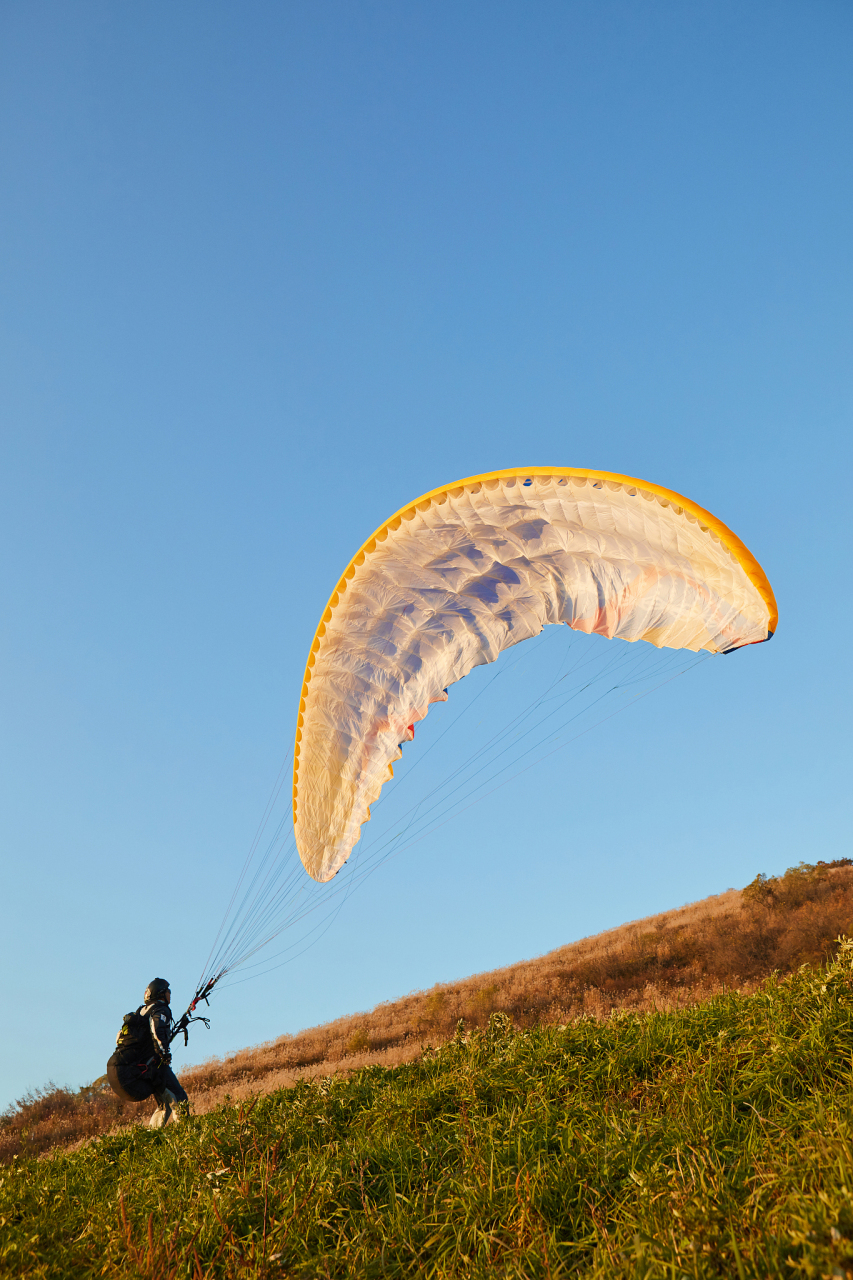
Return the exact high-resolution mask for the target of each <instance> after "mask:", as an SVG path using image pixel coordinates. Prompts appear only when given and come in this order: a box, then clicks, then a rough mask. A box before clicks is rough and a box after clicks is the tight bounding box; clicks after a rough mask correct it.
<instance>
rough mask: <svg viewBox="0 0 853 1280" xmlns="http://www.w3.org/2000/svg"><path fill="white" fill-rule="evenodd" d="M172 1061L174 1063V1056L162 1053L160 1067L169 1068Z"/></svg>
mask: <svg viewBox="0 0 853 1280" xmlns="http://www.w3.org/2000/svg"><path fill="white" fill-rule="evenodd" d="M171 1061H172V1055H171V1053H161V1054H160V1066H161V1067H168V1066H169V1065H170V1064H171Z"/></svg>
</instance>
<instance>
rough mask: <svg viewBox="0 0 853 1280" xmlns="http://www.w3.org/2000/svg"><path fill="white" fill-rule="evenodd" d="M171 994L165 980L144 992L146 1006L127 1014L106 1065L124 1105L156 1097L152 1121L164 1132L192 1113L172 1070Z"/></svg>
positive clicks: (112, 1083)
mask: <svg viewBox="0 0 853 1280" xmlns="http://www.w3.org/2000/svg"><path fill="white" fill-rule="evenodd" d="M171 1000H172V992H171V991H170V989H169V984H168V982H167V981H166V979H165V978H155V979H154V981H153V982H149V984H148V986H147V987H146V988H145V1003H144V1004H141V1005H140V1006H139V1008H138V1009H137V1010H136V1011H135V1012H134V1013H126V1014H125V1015H124V1021H123V1022H122V1026H121V1030H120V1031H119V1033H118V1036H117V1037H116V1050H115V1053H114V1054H113V1055H112V1057H111V1058H110V1060H109V1062H108V1063H107V1079H108V1080H109V1082H110V1086H111V1088H112V1090H113V1093H117V1094H118V1096H119V1097H120V1098H121V1099H123V1101H125V1102H144V1101H145V1099H146V1098H150V1097H152V1095H153V1097H154V1098H155V1099H156V1101H157V1110H156V1111H155V1112H154V1114H153V1116H152V1117H151V1119H150V1120H149V1122H148V1123H149V1125H150V1126H151V1128H152V1129H161V1128H162V1127H163V1125H164V1124H168V1123H169V1121H170V1120H172V1121H175V1120H178V1119H179V1118H180V1116H181V1115H187V1114H188V1111H189V1099H188V1098H187V1095H186V1093H185V1092H184V1090H183V1088H182V1087H181V1084H180V1081H179V1080H178V1077H177V1076H176V1075H175V1073H174V1071H173V1070H172V1067H171V1062H172V1055H171V1053H170V1050H169V1046H170V1044H171V1041H172V1022H173V1019H172V1011H171V1009H170V1008H169V1005H170V1004H171Z"/></svg>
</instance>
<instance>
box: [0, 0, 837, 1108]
mask: <svg viewBox="0 0 853 1280" xmlns="http://www.w3.org/2000/svg"><path fill="white" fill-rule="evenodd" d="M851 56H853V10H851V7H850V6H849V4H846V3H841V2H840V0H839V2H838V3H830V2H826V3H813V2H812V3H784V2H783V3H778V2H776V0H774V3H753V4H750V5H743V4H736V3H726V2H719V0H715V3H694V4H689V5H685V4H681V3H675V2H674V0H673V2H671V3H653V2H643V0H640V2H639V3H638V2H636V0H631V2H630V3H628V2H627V0H625V2H623V3H614V2H610V0H594V2H590V3H572V2H571V0H560V3H548V2H547V0H542V3H538V4H535V5H531V4H523V3H513V4H505V3H494V2H492V0H490V3H488V4H487V3H464V2H463V3H459V2H457V0H454V3H452V4H451V3H442V2H438V3H436V2H435V0H432V2H431V3H429V4H425V3H418V2H416V0H411V2H409V3H406V4H403V5H401V4H398V3H346V4H344V3H337V2H330V3H325V4H322V5H318V4H309V3H288V4H283V3H277V2H276V3H263V2H260V0H258V2H257V3H253V4H249V5H234V4H224V3H216V2H213V0H204V3H193V2H191V0H186V2H185V3H182V4H180V5H174V4H167V3H158V2H155V0H151V2H150V3H147V4H145V5H143V6H138V5H129V4H115V3H114V2H113V0H109V2H105V3H88V2H85V0H84V2H83V3H79V4H74V5H68V4H64V3H43V2H42V0H28V3H20V2H17V3H12V2H7V3H3V4H2V5H0V173H2V183H1V184H0V415H2V416H0V529H2V546H0V664H1V665H0V671H1V672H2V676H0V840H2V846H0V847H2V903H3V918H2V936H0V949H2V961H3V996H2V1006H3V1010H4V1022H3V1025H4V1051H3V1054H2V1057H0V1104H1V1103H2V1102H4V1101H7V1100H11V1099H12V1098H15V1097H17V1096H19V1095H20V1094H22V1093H23V1092H24V1090H26V1089H27V1088H29V1087H32V1086H38V1085H41V1084H43V1083H45V1082H46V1081H47V1080H48V1079H53V1080H55V1081H57V1082H59V1083H69V1084H73V1085H76V1084H80V1083H83V1082H84V1081H87V1080H91V1079H92V1078H94V1077H95V1076H97V1075H99V1074H101V1072H102V1071H103V1070H104V1063H105V1060H106V1057H107V1056H108V1054H109V1052H110V1051H111V1047H112V1042H113V1039H114V1036H115V1032H116V1029H117V1025H118V1022H119V1021H120V1018H121V1015H122V1014H123V1013H124V1012H125V1010H126V1009H128V1008H130V1007H132V1006H133V1005H135V1004H136V1003H137V1002H138V1001H139V1000H140V999H141V992H142V988H143V987H144V985H145V983H146V982H147V981H148V980H149V979H150V978H151V977H153V976H154V975H155V974H158V975H159V974H164V975H165V976H167V977H168V978H170V979H171V981H172V983H173V986H174V988H175V991H176V1001H181V1000H182V998H183V996H184V994H186V996H187V997H189V995H190V994H191V987H192V983H193V981H194V979H195V977H196V975H197V973H198V971H199V970H200V968H201V965H202V963H203V961H204V958H205V956H206V955H207V951H208V947H209V945H210V942H211V941H212V937H213V934H214V933H215V930H216V927H217V925H218V922H219V917H220V915H221V912H222V910H223V909H224V906H225V904H226V902H227V899H228V896H229V894H230V891H231V887H232V884H233V880H234V877H235V875H236V873H237V870H238V868H239V866H240V864H241V862H242V859H243V856H244V854H245V851H246V849H247V847H248V844H249V842H250V840H251V837H252V834H253V832H254V829H255V826H256V824H257V820H258V818H259V816H260V813H261V811H262V809H263V806H264V803H265V800H266V796H267V793H268V791H269V788H270V786H271V784H272V781H273V779H274V777H275V774H276V772H277V770H278V767H279V764H280V763H281V760H282V758H283V757H284V754H285V752H286V750H287V749H288V747H289V746H290V743H291V741H292V735H293V729H294V719H295V713H296V704H297V701H298V696H299V687H300V683H301V677H302V671H303V666H304V661H305V657H306V653H307V649H308V646H309V644H310V642H311V638H312V636H313V632H314V628H315V626H316V623H317V619H318V617H319V614H320V612H321V611H322V609H323V607H324V605H325V602H326V598H327V596H328V594H329V591H330V590H331V588H332V586H333V585H334V583H335V581H336V579H337V577H338V575H339V574H340V572H341V570H342V568H343V566H344V565H345V564H346V562H347V561H348V559H349V557H350V556H351V555H352V554H353V552H354V550H355V549H356V548H357V546H358V545H359V544H360V543H361V542H362V540H363V539H364V538H365V537H366V536H367V535H368V534H369V533H370V531H371V530H372V529H373V528H374V527H375V526H376V525H377V524H378V523H379V522H380V521H381V520H383V519H384V518H385V517H386V516H388V515H389V514H390V513H391V512H392V511H394V510H396V509H397V508H398V507H399V506H401V505H402V504H403V503H404V502H407V501H408V500H410V499H411V498H412V497H414V496H416V495H417V494H419V493H422V492H424V491H426V490H428V489H430V488H432V487H434V486H436V485H439V484H441V483H444V482H448V481H451V480H454V479H456V478H458V477H461V476H465V475H469V474H472V473H476V472H479V471H483V470H489V469H493V468H500V467H507V466H514V465H529V464H542V465H544V464H558V465H565V466H590V467H595V468H603V469H610V470H615V471H620V472H627V473H629V474H633V475H637V476H639V477H642V478H646V479H649V480H651V481H654V482H657V483H659V484H663V485H667V486H669V487H671V488H674V489H677V490H679V491H681V492H683V493H685V494H687V495H689V496H690V497H691V498H693V499H694V500H695V501H697V502H699V503H701V504H703V505H704V506H706V507H708V508H709V509H710V510H712V511H713V512H714V513H715V514H716V515H718V516H719V517H720V518H721V519H723V520H724V521H726V522H727V523H728V524H729V525H730V526H731V527H732V528H733V529H734V530H735V531H736V532H737V533H738V534H739V535H740V536H741V537H742V538H743V540H744V541H745V542H746V543H747V545H748V546H749V547H750V548H751V550H752V551H753V552H754V553H755V555H756V556H757V557H758V558H759V560H760V561H761V562H762V564H763V565H764V567H765V569H766V571H767V573H768V575H769V577H770V580H771V581H772V583H773V585H774V587H775V590H776V593H777V596H778V599H779V605H780V615H781V621H780V625H779V631H778V633H777V636H776V638H775V639H774V640H773V642H772V644H770V645H763V646H759V647H758V648H756V649H752V650H750V651H748V652H745V653H742V654H738V655H736V656H735V657H733V658H731V659H722V660H719V661H717V660H715V661H712V662H709V663H707V664H706V665H705V666H704V667H703V668H702V669H701V670H699V671H698V672H696V673H693V674H692V675H691V676H689V677H685V678H684V679H683V680H682V681H679V682H677V684H676V685H675V686H671V687H669V688H668V689H666V690H663V691H661V693H660V694H659V695H655V696H654V697H653V698H650V699H647V700H646V702H645V703H644V704H643V709H642V711H638V710H633V711H631V712H627V713H626V714H625V715H624V716H623V717H621V718H620V719H619V720H618V721H617V722H616V724H617V725H618V727H617V728H613V727H612V726H610V727H607V728H603V729H602V730H601V731H598V732H597V733H595V734H591V735H589V737H588V738H587V739H586V740H585V742H584V743H583V744H582V745H580V746H578V747H577V748H575V749H573V750H570V751H568V752H565V753H563V754H562V755H560V756H557V757H554V758H552V759H551V760H550V761H549V762H547V763H546V764H543V766H542V768H541V769H540V770H537V771H534V772H532V773H530V774H527V775H525V777H524V778H521V779H518V780H517V781H516V782H515V783H513V784H512V786H511V787H509V788H507V789H505V790H504V791H503V792H502V793H501V794H500V795H499V796H498V797H496V798H492V800H491V801H490V802H489V803H488V804H486V805H483V806H480V808H479V809H478V810H473V811H471V813H470V814H468V815H466V818H465V820H464V821H462V822H460V824H458V826H456V827H449V828H445V829H444V831H443V832H442V833H441V835H440V837H436V838H435V839H434V840H433V841H431V842H425V843H423V844H421V845H420V846H418V848H417V849H413V850H411V851H410V852H408V853H406V854H403V855H401V857H399V858H398V859H396V860H395V861H394V862H393V863H391V864H389V865H388V866H386V867H385V868H383V869H382V870H381V871H380V872H378V873H377V874H376V875H375V876H374V877H373V878H372V879H371V880H370V881H369V882H368V884H367V885H365V886H364V888H363V889H362V890H360V892H359V894H357V895H355V896H354V897H353V898H352V900H351V901H350V902H348V903H347V905H346V907H345V909H344V910H343V911H342V913H341V915H340V916H339V918H338V920H337V922H336V924H335V926H334V928H333V929H331V930H330V931H329V933H328V934H327V935H326V937H325V938H324V939H323V940H322V942H320V943H319V944H318V945H317V946H316V947H314V948H313V950H311V951H309V952H307V953H306V954H305V955H304V956H303V957H301V958H300V959H299V960H297V961H295V962H294V963H293V964H291V965H289V966H287V967H286V968H283V969H279V970H277V971H276V972H274V973H272V974H271V975H269V976H268V977H266V978H260V979H258V980H257V981H256V982H252V983H247V984H246V985H244V986H241V987H239V988H235V989H234V990H233V991H232V992H231V993H229V992H223V994H222V996H221V997H220V999H219V1000H218V1002H217V1004H216V1006H215V1021H214V1028H213V1030H212V1031H211V1032H210V1033H209V1035H208V1036H207V1037H206V1038H204V1033H203V1032H202V1033H201V1034H199V1035H198V1036H197V1037H196V1038H195V1040H194V1041H193V1042H192V1043H191V1047H190V1051H189V1054H188V1055H185V1056H183V1057H181V1055H178V1056H179V1057H180V1058H181V1061H187V1060H199V1059H200V1058H202V1057H204V1056H206V1054H207V1053H209V1052H224V1051H226V1050H227V1049H229V1048H237V1047H240V1046H242V1045H245V1044H248V1043H253V1042H257V1041H260V1040H263V1039H267V1038H271V1037H273V1036H275V1035H277V1034H280V1033H282V1032H285V1031H292V1030H296V1029H298V1028H300V1027H303V1026H306V1025H310V1024H313V1023H316V1022H320V1021H324V1020H326V1019H328V1018H330V1017H333V1016H335V1015H337V1014H340V1013H344V1012H349V1011H352V1010H356V1009H363V1008H367V1007H370V1006H372V1005H373V1004H374V1003H376V1002H377V1001H379V1000H382V999H385V998H392V997H394V996H397V995H400V994H402V993H405V992H407V991H409V990H411V989H413V988H421V987H424V986H429V985H431V984H432V983H434V982H436V981H440V980H445V979H451V978H454V977H461V976H464V975H467V974H469V973H472V972H476V971H480V970H484V969H487V968H490V967H494V966H496V965H500V964H504V963H508V962H511V961H513V960H516V959H519V958H521V957H525V956H531V955H536V954H539V953H541V952H543V951H546V950H548V949H549V948H551V947H554V946H557V945H559V944H561V943H563V942H568V941H570V940H572V939H574V938H577V937H579V936H583V935H585V934H589V933H593V932H597V931H598V930H600V929H602V928H604V927H607V926H610V925H615V924H618V923H621V922H622V921H624V920H626V919H631V918H636V917H638V916H642V915H645V914H648V913H650V912H653V911H658V910H661V909H664V908H667V907H670V906H676V905H679V904H681V903H683V902H685V901H690V900H693V899H696V898H699V897H702V896H704V895H706V894H709V893H714V892H717V891H719V890H722V889H725V888H727V887H728V886H729V885H742V884H744V883H746V882H747V881H748V880H750V879H752V878H753V877H754V875H755V874H756V873H757V872H758V871H765V872H768V873H770V872H778V871H780V870H783V869H784V868H785V867H786V866H789V865H791V864H792V863H796V862H798V861H799V860H800V859H806V860H809V861H814V860H816V859H817V858H831V857H838V856H842V855H846V854H848V853H850V852H851V849H850V839H849V812H848V811H849V792H850V784H849V769H850V745H849V739H850V734H849V723H848V721H849V695H850V687H849V664H848V661H847V648H848V644H849V635H850V604H849V580H850V505H851V503H850V496H849V492H848V488H849V483H850V481H849V475H850V452H851V449H850V439H851V407H852V406H851V401H852V399H853V398H852V397H851V391H853V380H852V379H851V369H852V368H853V364H851V337H852V336H853V325H851V319H853V311H852V310H851V298H853V279H851V251H852V250H853V236H851V225H853V221H851V215H853V208H851V196H853V182H852V181H851V155H853V138H851V125H853V82H851V77H850V65H851ZM559 634H560V635H562V633H559ZM416 749H417V744H415V745H414V746H413V747H412V748H409V749H408V750H412V751H413V750H416Z"/></svg>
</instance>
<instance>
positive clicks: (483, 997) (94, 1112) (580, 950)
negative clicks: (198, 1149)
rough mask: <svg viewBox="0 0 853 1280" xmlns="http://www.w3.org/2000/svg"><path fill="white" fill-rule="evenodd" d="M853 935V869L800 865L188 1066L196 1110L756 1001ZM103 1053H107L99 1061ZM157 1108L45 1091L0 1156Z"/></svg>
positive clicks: (12, 1117)
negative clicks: (470, 1035)
mask: <svg viewBox="0 0 853 1280" xmlns="http://www.w3.org/2000/svg"><path fill="white" fill-rule="evenodd" d="M842 933H849V934H853V864H851V862H850V860H849V859H842V860H841V861H839V862H834V863H829V864H827V863H821V862H819V863H817V864H815V865H809V864H806V863H801V864H800V866H799V867H794V868H791V869H790V870H789V871H787V872H786V873H785V875H784V876H779V877H776V878H771V879H767V878H766V877H764V876H758V877H756V879H755V880H754V881H753V882H752V884H751V885H748V886H747V888H746V889H744V890H742V891H738V890H734V889H732V890H730V891H729V892H727V893H724V894H720V895H719V896H717V897H713V898H708V899H705V900H704V901H703V902H698V903H694V904H693V905H691V906H688V907H682V908H680V909H679V910H675V911H668V912H665V913H663V914H661V915H658V916H653V917H650V918H649V919H646V920H641V921H638V922H635V923H633V924H628V925H623V926H622V927H621V928H619V929H614V930H611V931H609V932H607V933H603V934H599V935H597V936H596V937H592V938H586V939H584V940H583V941H581V942H577V943H573V944H571V945H569V946H566V947H561V948H559V949H558V950H556V951H552V952H550V953H549V954H548V955H545V956H542V957H540V958H539V959H536V960H530V961H525V962H523V963H520V964H516V965H512V966H510V967H508V968H506V969H499V970H495V971H494V972H492V973H487V974H479V975H477V976H474V977H471V978H468V979H466V980H465V981H463V982H458V983H449V984H445V985H443V986H437V987H435V988H433V989H432V990H431V991H428V992H416V993H414V994H412V995H410V996H407V997H405V998H403V999H402V1000H397V1001H393V1002H390V1003H388V1004H383V1005H380V1006H379V1007H378V1008H376V1009H374V1010H373V1011H372V1012H371V1013H364V1014H354V1015H352V1016H350V1017H348V1018H341V1019H339V1020H337V1021H336V1022H333V1023H329V1024H327V1025H326V1026H322V1027H315V1028H312V1029H311V1030H308V1031H305V1032H302V1033H301V1034H299V1035H297V1036H283V1037H282V1038H280V1039H278V1040H275V1041H273V1042H272V1043H270V1044H266V1045H261V1046H258V1047H255V1048H252V1049H245V1050H243V1051H242V1052H240V1053H235V1054H232V1055H230V1056H229V1057H228V1058H226V1059H222V1060H212V1061H210V1062H207V1063H204V1064H203V1065H201V1066H199V1067H195V1068H189V1069H184V1070H182V1071H181V1080H182V1082H183V1084H184V1086H185V1087H186V1089H187V1090H188V1092H189V1093H190V1094H191V1097H192V1099H193V1104H194V1108H195V1110H196V1111H197V1112H204V1111H207V1110H209V1109H210V1108H211V1107H214V1106H217V1105H218V1104H219V1103H220V1102H222V1101H224V1100H225V1099H226V1098H228V1099H231V1100H233V1099H238V1100H239V1099H244V1100H248V1099H249V1098H251V1097H253V1096H254V1095H256V1094H257V1093H259V1092H270V1091H271V1090H273V1089H277V1088H281V1087H284V1086H287V1085H292V1084H295V1083H296V1082H297V1081H298V1080H299V1079H302V1078H304V1077H306V1076H318V1075H331V1074H337V1073H340V1072H341V1071H347V1070H352V1069H358V1068H360V1067H363V1066H367V1065H381V1066H394V1065H399V1064H400V1063H402V1062H405V1061H410V1060H412V1059H414V1058H416V1057H417V1056H418V1055H419V1054H420V1052H421V1050H422V1048H423V1046H424V1045H426V1044H433V1045H436V1044H441V1043H443V1042H444V1041H446V1040H447V1039H449V1038H450V1037H451V1036H452V1035H453V1034H454V1030H455V1028H456V1024H457V1022H458V1020H459V1019H460V1018H462V1019H464V1020H465V1023H466V1026H468V1027H470V1028H479V1027H483V1026H485V1025H486V1023H487V1022H488V1020H489V1017H490V1015H491V1014H492V1013H493V1012H502V1013H505V1014H507V1015H508V1016H509V1017H510V1019H511V1020H512V1023H513V1025H514V1026H516V1027H517V1028H519V1029H523V1028H529V1027H533V1026H537V1025H543V1024H560V1023H566V1022H569V1021H571V1020H573V1019H576V1018H578V1017H580V1016H583V1015H592V1016H594V1017H597V1018H602V1017H607V1016H608V1015H609V1014H610V1013H611V1012H612V1011H613V1010H633V1011H637V1012H641V1011H643V1010H650V1009H659V1010H660V1009H670V1008H684V1007H687V1006H689V1005H691V1004H694V1003H696V1002H700V1001H704V1000H707V999H708V998H709V997H710V996H711V995H713V994H715V993H716V992H720V991H731V990H740V991H742V992H749V991H751V990H753V989H754V987H755V986H756V984H757V983H758V982H760V981H761V980H762V979H763V978H764V977H765V976H766V975H767V974H769V973H770V972H772V971H774V970H776V971H779V972H781V973H789V972H791V971H792V970H793V969H795V968H796V967H797V966H798V965H799V964H802V963H805V962H808V963H812V964H819V963H821V962H822V961H823V960H825V959H826V958H827V957H828V956H829V955H831V954H832V952H833V940H834V939H835V938H837V937H838V936H839V935H840V934H842ZM108 1052H109V1050H108V1049H105V1056H106V1053H108ZM151 1110H153V1105H151V1104H142V1105H141V1106H133V1105H130V1104H124V1103H121V1102H119V1100H118V1099H117V1098H115V1097H114V1095H113V1094H112V1093H111V1092H109V1090H106V1091H104V1090H103V1088H101V1087H99V1082H96V1084H95V1085H94V1086H90V1087H89V1088H87V1089H84V1090H81V1091H80V1092H77V1093H74V1092H72V1091H70V1090H67V1089H57V1088H53V1087H50V1088H48V1089H46V1090H43V1091H40V1092H39V1093H37V1094H34V1095H30V1096H29V1097H27V1098H24V1099H22V1100H21V1101H20V1102H19V1103H18V1104H16V1106H14V1107H13V1108H11V1109H10V1110H9V1111H8V1112H7V1113H6V1114H5V1115H4V1116H2V1117H0V1161H4V1162H7V1161H8V1160H9V1159H11V1157H12V1156H13V1155H15V1154H17V1153H20V1154H27V1153H37V1152H40V1151H45V1150H48V1149H49V1148H51V1147H53V1146H56V1145H60V1144H69V1143H73V1142H75V1141H79V1140H80V1139H81V1138H86V1137H92V1136H94V1135H96V1134H99V1133H106V1132H108V1131H109V1130H110V1129H112V1128H113V1127H114V1126H116V1125H117V1124H130V1123H133V1122H134V1121H136V1120H138V1119H142V1118H146V1117H147V1115H148V1114H150V1112H151Z"/></svg>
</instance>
